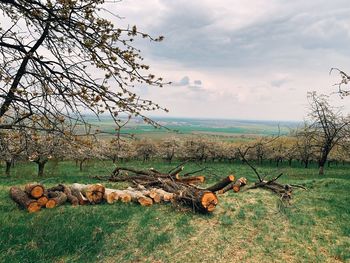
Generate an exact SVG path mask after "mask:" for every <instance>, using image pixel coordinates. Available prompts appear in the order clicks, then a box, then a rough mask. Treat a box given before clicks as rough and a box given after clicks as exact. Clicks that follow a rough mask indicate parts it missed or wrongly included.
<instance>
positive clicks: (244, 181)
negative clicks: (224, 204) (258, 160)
mask: <svg viewBox="0 0 350 263" xmlns="http://www.w3.org/2000/svg"><path fill="white" fill-rule="evenodd" d="M246 184H247V179H246V178H245V177H241V178H239V179H237V180H236V181H235V182H231V183H230V184H228V185H226V186H225V187H224V188H222V189H220V190H219V191H218V193H219V194H224V193H226V192H227V191H230V190H233V191H234V192H236V193H237V192H239V191H240V189H241V187H243V186H245V185H246Z"/></svg>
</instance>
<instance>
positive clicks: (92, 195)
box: [72, 183, 105, 204]
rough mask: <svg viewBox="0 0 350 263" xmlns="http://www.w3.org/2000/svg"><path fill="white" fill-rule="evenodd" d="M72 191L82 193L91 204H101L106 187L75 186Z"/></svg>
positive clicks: (93, 185) (91, 185)
mask: <svg viewBox="0 0 350 263" xmlns="http://www.w3.org/2000/svg"><path fill="white" fill-rule="evenodd" d="M72 189H77V190H78V191H80V192H81V193H82V194H83V195H84V196H85V197H86V198H87V199H88V200H89V202H90V203H91V204H99V203H101V202H102V201H103V196H104V193H105V187H104V186H103V185H102V184H89V185H85V184H77V183H75V184H73V185H72Z"/></svg>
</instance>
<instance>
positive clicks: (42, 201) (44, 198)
mask: <svg viewBox="0 0 350 263" xmlns="http://www.w3.org/2000/svg"><path fill="white" fill-rule="evenodd" d="M47 201H49V198H48V197H47V196H46V195H43V196H41V197H39V198H38V203H39V204H40V206H41V207H45V206H46V203H47Z"/></svg>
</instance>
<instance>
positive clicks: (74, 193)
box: [70, 187, 89, 205]
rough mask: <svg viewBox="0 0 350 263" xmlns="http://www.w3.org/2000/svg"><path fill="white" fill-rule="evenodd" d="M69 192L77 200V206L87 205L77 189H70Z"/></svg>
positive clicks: (87, 202)
mask: <svg viewBox="0 0 350 263" xmlns="http://www.w3.org/2000/svg"><path fill="white" fill-rule="evenodd" d="M70 190H71V193H72V195H73V196H74V197H76V198H77V199H78V203H79V205H87V204H89V200H88V199H87V198H86V197H85V196H84V195H83V194H82V193H81V192H80V191H79V190H78V189H75V188H73V187H70Z"/></svg>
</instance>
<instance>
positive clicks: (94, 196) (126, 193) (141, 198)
mask: <svg viewBox="0 0 350 263" xmlns="http://www.w3.org/2000/svg"><path fill="white" fill-rule="evenodd" d="M10 197H11V198H12V199H13V200H14V201H15V202H16V203H17V204H19V205H20V206H21V207H22V208H24V209H26V210H27V211H28V212H30V213H33V212H37V211H39V210H40V209H41V208H54V207H57V206H60V205H63V204H65V203H67V202H69V203H70V204H71V205H73V206H77V205H86V204H99V203H102V202H107V203H109V204H113V203H114V202H116V201H118V200H119V201H121V202H124V203H127V202H137V203H139V204H140V205H142V206H149V205H152V204H153V203H160V202H171V201H172V200H173V198H174V195H173V194H172V193H168V192H166V191H164V190H162V189H157V188H151V189H146V188H145V187H143V186H142V185H139V186H138V187H137V188H132V187H128V188H127V189H125V190H118V189H111V188H105V187H104V186H103V185H102V184H89V185H86V184H78V183H74V184H72V185H71V186H67V185H63V184H59V185H57V186H54V187H51V188H47V189H46V188H45V187H44V186H43V185H42V184H37V183H31V184H27V185H26V186H25V188H24V189H21V188H19V187H15V186H14V187H11V189H10Z"/></svg>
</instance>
